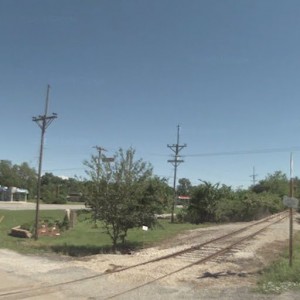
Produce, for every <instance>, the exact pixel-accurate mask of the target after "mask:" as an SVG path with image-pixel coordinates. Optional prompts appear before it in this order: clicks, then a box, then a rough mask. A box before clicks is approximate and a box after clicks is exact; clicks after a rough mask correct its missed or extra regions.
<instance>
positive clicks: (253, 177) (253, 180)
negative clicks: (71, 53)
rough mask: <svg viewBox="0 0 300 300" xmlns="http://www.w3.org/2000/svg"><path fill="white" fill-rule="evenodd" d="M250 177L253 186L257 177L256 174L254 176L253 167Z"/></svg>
mask: <svg viewBox="0 0 300 300" xmlns="http://www.w3.org/2000/svg"><path fill="white" fill-rule="evenodd" d="M250 177H251V178H252V182H253V185H255V183H256V177H257V174H255V167H253V173H252V175H250Z"/></svg>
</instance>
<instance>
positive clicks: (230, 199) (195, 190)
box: [177, 171, 300, 224]
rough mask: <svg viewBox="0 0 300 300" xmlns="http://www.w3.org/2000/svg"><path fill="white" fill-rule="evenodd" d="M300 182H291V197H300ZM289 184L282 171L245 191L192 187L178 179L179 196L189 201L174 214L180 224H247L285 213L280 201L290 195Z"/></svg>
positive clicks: (207, 185)
mask: <svg viewBox="0 0 300 300" xmlns="http://www.w3.org/2000/svg"><path fill="white" fill-rule="evenodd" d="M299 187H300V180H299V179H298V178H295V179H294V195H295V197H299V196H300V189H299ZM289 188H290V187H289V180H288V178H287V176H286V175H285V174H283V173H282V172H281V171H277V172H275V173H274V174H269V175H267V177H266V178H265V179H263V180H261V181H259V182H258V183H257V184H255V185H252V186H251V187H249V188H248V189H246V190H245V189H243V190H242V189H238V190H233V189H232V188H231V187H230V186H226V185H222V184H219V183H217V184H212V183H210V182H206V181H202V182H201V183H200V184H199V185H198V186H192V185H191V184H190V182H189V180H188V179H185V178H183V179H180V180H179V185H178V193H179V194H180V195H188V196H190V200H189V201H188V202H187V203H186V204H185V205H184V207H183V209H182V210H181V211H180V212H179V213H178V214H177V219H178V221H180V222H191V223H195V224H199V223H203V222H229V221H230V222H235V221H250V220H254V219H259V218H261V217H263V216H266V215H269V214H273V213H276V212H279V211H282V210H283V209H284V206H283V203H282V199H283V196H284V195H289Z"/></svg>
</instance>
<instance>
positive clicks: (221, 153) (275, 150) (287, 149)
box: [184, 146, 300, 157]
mask: <svg viewBox="0 0 300 300" xmlns="http://www.w3.org/2000/svg"><path fill="white" fill-rule="evenodd" d="M291 151H300V147H298V146H297V147H290V148H271V149H256V150H238V151H224V152H207V153H199V154H187V155H184V157H205V156H223V155H224V156H225V155H244V154H267V153H279V152H291Z"/></svg>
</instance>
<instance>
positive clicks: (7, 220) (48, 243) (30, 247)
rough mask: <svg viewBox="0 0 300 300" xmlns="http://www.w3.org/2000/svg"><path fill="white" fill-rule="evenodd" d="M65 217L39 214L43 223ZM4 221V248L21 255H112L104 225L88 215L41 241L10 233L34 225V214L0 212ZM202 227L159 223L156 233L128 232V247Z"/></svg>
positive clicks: (0, 231) (0, 240)
mask: <svg viewBox="0 0 300 300" xmlns="http://www.w3.org/2000/svg"><path fill="white" fill-rule="evenodd" d="M2 217H3V218H2ZM63 217H64V212H63V211H53V210H51V211H50V210H49V211H43V210H41V211H40V219H43V220H51V221H55V220H59V221H62V219H63ZM1 219H2V221H1V223H0V247H1V248H7V249H11V250H15V251H18V252H21V253H45V252H58V253H63V254H69V255H74V256H82V255H90V254H97V253H105V252H110V251H111V240H110V238H109V236H108V235H107V234H106V233H105V232H104V229H103V228H102V226H101V223H98V224H97V227H95V224H94V223H93V222H91V219H90V215H89V214H88V213H82V214H79V215H78V221H77V224H76V226H75V228H73V229H70V230H67V231H64V232H62V233H61V235H60V236H55V237H43V236H40V237H39V239H38V241H35V240H34V239H22V238H16V237H12V236H10V235H9V232H10V229H11V228H12V227H14V226H18V225H23V224H31V225H32V224H33V223H34V219H35V212H34V211H7V210H0V220H1ZM203 226H204V225H192V224H177V223H175V224H171V223H170V222H169V220H160V221H159V224H158V226H157V227H156V228H155V229H153V230H148V231H143V230H142V228H139V229H132V230H129V232H128V237H127V247H129V248H131V249H136V248H141V247H148V246H151V245H154V244H156V243H158V242H159V241H162V240H164V239H168V238H171V237H173V236H175V235H176V234H178V233H180V232H183V231H185V230H189V229H195V228H199V227H203ZM206 226H207V225H206Z"/></svg>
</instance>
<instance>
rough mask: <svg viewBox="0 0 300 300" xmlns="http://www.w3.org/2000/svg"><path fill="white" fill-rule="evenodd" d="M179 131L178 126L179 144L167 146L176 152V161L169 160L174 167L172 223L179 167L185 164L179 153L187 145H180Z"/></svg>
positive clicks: (178, 127)
mask: <svg viewBox="0 0 300 300" xmlns="http://www.w3.org/2000/svg"><path fill="white" fill-rule="evenodd" d="M179 130H180V126H179V125H177V143H176V144H172V145H169V144H168V145H167V146H168V148H170V149H171V150H172V151H173V152H174V159H170V160H168V162H169V163H171V164H172V165H173V166H174V182H173V190H174V197H173V202H172V211H171V223H174V210H175V203H176V198H177V191H176V190H177V189H176V177H177V167H178V166H179V165H180V163H182V162H184V160H182V159H180V155H179V152H180V151H181V150H182V149H183V148H185V147H186V146H187V145H186V144H184V145H179Z"/></svg>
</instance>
